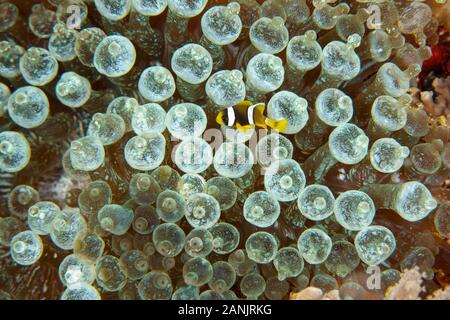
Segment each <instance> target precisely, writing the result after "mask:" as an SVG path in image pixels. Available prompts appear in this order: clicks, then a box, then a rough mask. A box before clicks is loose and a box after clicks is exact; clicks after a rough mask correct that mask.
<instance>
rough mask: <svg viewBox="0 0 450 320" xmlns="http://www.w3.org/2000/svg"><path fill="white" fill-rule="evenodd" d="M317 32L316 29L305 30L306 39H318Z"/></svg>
mask: <svg viewBox="0 0 450 320" xmlns="http://www.w3.org/2000/svg"><path fill="white" fill-rule="evenodd" d="M316 40H317V33H316V32H315V31H314V30H308V31H306V32H305V41H316Z"/></svg>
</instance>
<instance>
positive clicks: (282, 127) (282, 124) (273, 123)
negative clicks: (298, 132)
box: [266, 118, 288, 132]
mask: <svg viewBox="0 0 450 320" xmlns="http://www.w3.org/2000/svg"><path fill="white" fill-rule="evenodd" d="M266 124H267V125H268V126H269V127H271V128H272V129H275V130H278V131H279V132H284V131H286V128H287V126H288V121H287V120H286V119H281V120H272V119H269V118H266Z"/></svg>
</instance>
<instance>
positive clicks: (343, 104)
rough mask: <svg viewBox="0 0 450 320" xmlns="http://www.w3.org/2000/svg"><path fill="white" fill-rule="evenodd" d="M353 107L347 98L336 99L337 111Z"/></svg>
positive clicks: (350, 99) (350, 100)
mask: <svg viewBox="0 0 450 320" xmlns="http://www.w3.org/2000/svg"><path fill="white" fill-rule="evenodd" d="M351 107H353V101H352V98H350V97H349V96H342V97H340V98H339V99H338V108H339V109H343V110H345V109H348V108H351Z"/></svg>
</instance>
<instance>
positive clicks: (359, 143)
mask: <svg viewBox="0 0 450 320" xmlns="http://www.w3.org/2000/svg"><path fill="white" fill-rule="evenodd" d="M354 144H355V147H357V148H360V149H366V148H367V146H368V145H369V138H368V137H367V136H366V135H363V134H361V135H359V136H357V137H356V139H355V140H354Z"/></svg>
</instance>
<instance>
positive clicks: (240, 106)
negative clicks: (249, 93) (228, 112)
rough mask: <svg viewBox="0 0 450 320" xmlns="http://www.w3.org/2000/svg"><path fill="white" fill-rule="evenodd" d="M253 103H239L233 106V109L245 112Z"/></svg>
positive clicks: (246, 101)
mask: <svg viewBox="0 0 450 320" xmlns="http://www.w3.org/2000/svg"><path fill="white" fill-rule="evenodd" d="M252 104H253V103H252V102H251V101H248V100H244V101H241V102H239V103H238V104H237V105H235V106H234V107H235V108H236V110H238V111H241V112H244V111H246V110H247V109H248V108H249V107H250V106H251V105H252Z"/></svg>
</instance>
